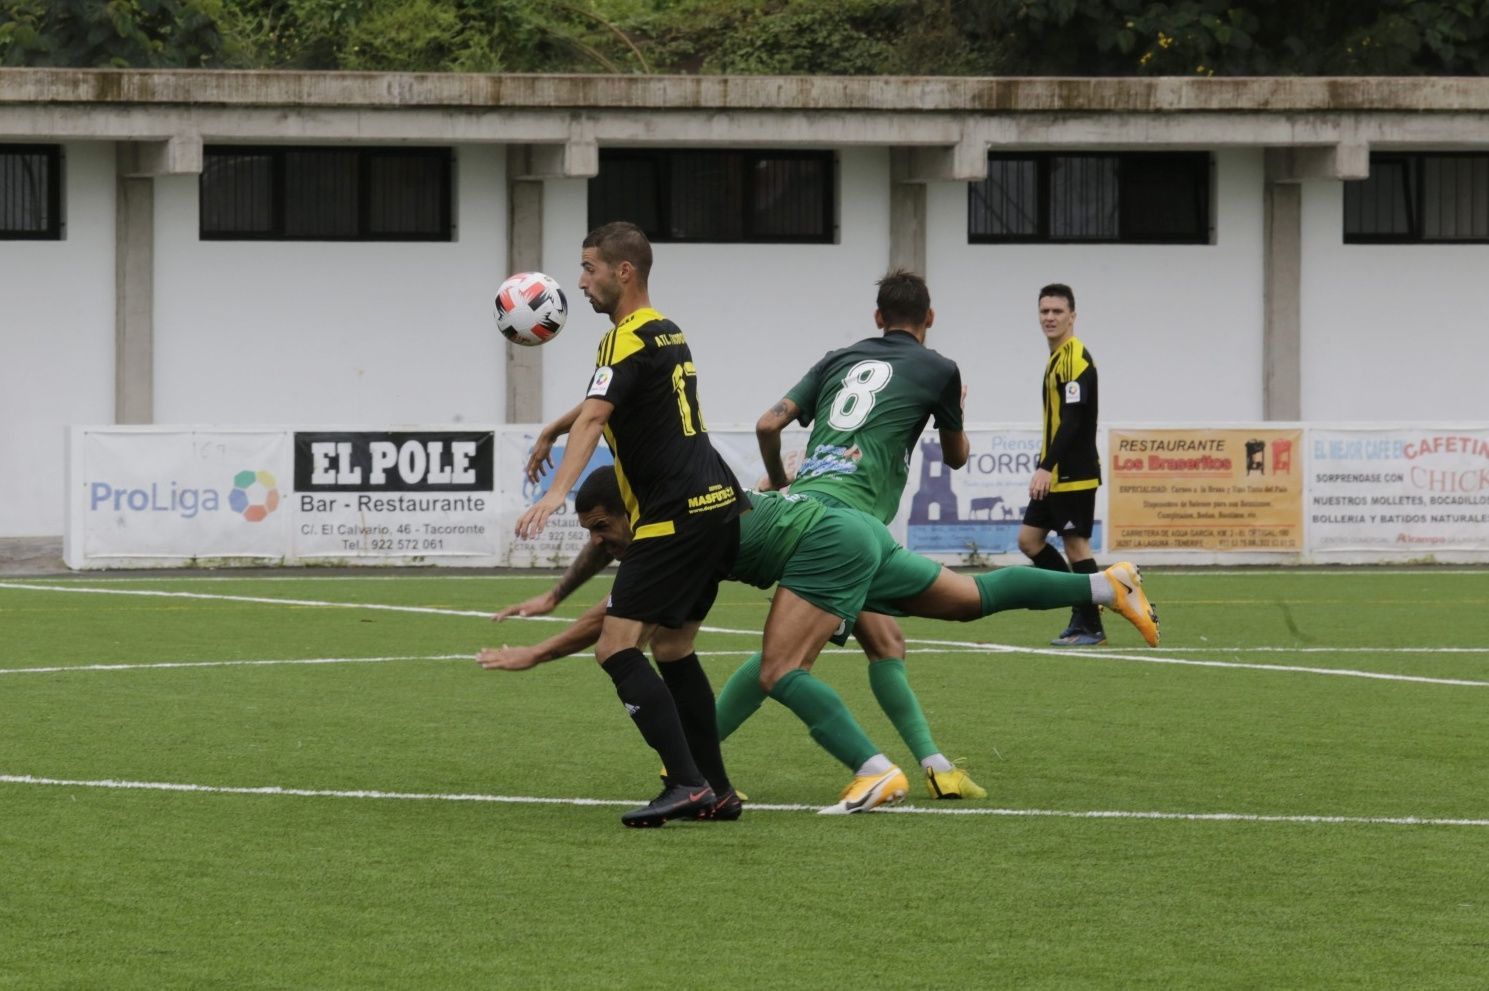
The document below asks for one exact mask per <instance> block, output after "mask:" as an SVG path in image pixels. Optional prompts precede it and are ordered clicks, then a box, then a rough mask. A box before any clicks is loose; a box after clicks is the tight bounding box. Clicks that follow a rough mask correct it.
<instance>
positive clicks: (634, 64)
mask: <svg viewBox="0 0 1489 991" xmlns="http://www.w3.org/2000/svg"><path fill="white" fill-rule="evenodd" d="M0 65H70V66H138V67H152V66H234V67H261V68H295V69H364V70H410V71H453V72H644V73H652V72H694V73H696V72H703V73H769V74H780V75H793V74H838V75H854V74H866V73H872V74H887V75H1075V76H1092V75H1118V76H1121V75H1217V74H1219V75H1293V74H1301V75H1312V74H1327V75H1381V74H1391V75H1414V74H1461V75H1481V74H1485V73H1486V72H1489V0H0Z"/></svg>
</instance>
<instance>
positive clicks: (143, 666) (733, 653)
mask: <svg viewBox="0 0 1489 991" xmlns="http://www.w3.org/2000/svg"><path fill="white" fill-rule="evenodd" d="M752 653H753V651H750V650H700V651H698V656H699V657H748V656H750V654H752ZM822 653H824V654H861V653H862V651H858V650H848V649H834V650H824V651H823V652H822ZM946 653H949V654H985V653H987V651H984V650H950V651H946ZM586 656H587V655H586ZM399 661H465V662H467V663H470V664H474V663H475V662H476V658H475V655H474V654H403V655H392V656H388V657H308V658H307V657H284V658H263V659H254V660H238V661H149V662H141V663H138V664H66V665H56V666H52V667H40V668H0V676H4V675H7V674H72V673H74V672H87V671H160V670H171V669H174V668H246V667H286V666H291V667H292V666H294V665H297V664H308V665H316V664H390V663H396V662H399Z"/></svg>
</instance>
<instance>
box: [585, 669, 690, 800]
mask: <svg viewBox="0 0 1489 991" xmlns="http://www.w3.org/2000/svg"><path fill="white" fill-rule="evenodd" d="M600 667H602V668H604V669H605V673H606V674H608V675H609V676H610V680H611V681H613V682H615V694H616V695H619V696H620V700H621V702H623V703H624V704H625V707H626V711H627V712H629V713H630V714H631V721H632V722H634V723H635V724H636V728H637V729H638V730H640V731H641V737H642V739H644V740H645V741H646V743H647V745H648V746H649V747H651V748H652V749H653V750H655V751H656V752H657V756H658V757H660V758H662V763H663V764H664V765H666V767H667V776H668V777H669V778H671V779H672V783H673V784H680V785H688V786H694V785H701V784H702V783H703V775H702V774H701V773H699V771H698V765H697V764H695V763H693V754H692V751H690V750H689V749H688V740H687V737H686V736H684V735H683V731H682V721H681V720H680V719H679V718H678V716H677V706H676V704H675V703H673V701H672V693H671V692H669V691H667V686H666V685H664V684H663V683H662V679H661V678H660V677H658V675H657V673H656V671H654V670H653V669H652V666H651V664H650V662H648V661H647V659H646V655H645V654H643V653H641V651H640V650H638V649H636V648H635V647H627V648H626V649H625V650H618V651H616V652H615V653H613V654H611V655H610V656H609V657H607V658H606V659H605V663H603V664H601V665H600Z"/></svg>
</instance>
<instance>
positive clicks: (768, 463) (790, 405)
mask: <svg viewBox="0 0 1489 991" xmlns="http://www.w3.org/2000/svg"><path fill="white" fill-rule="evenodd" d="M800 415H801V408H800V407H798V406H797V405H796V403H794V402H792V401H791V400H790V399H782V400H781V401H780V402H778V403H776V404H775V405H774V406H772V407H771V408H770V409H768V410H766V411H765V412H764V413H762V414H761V415H760V419H759V420H757V421H755V440H756V441H757V442H758V443H759V444H760V459H761V460H762V461H764V462H765V477H766V478H767V479H768V480H769V482H770V488H773V489H776V490H780V489H784V488H785V487H786V486H788V485H790V484H791V477H790V476H789V475H787V474H786V465H785V463H784V462H783V461H782V460H781V431H782V430H785V429H786V427H787V425H788V424H790V423H791V422H793V421H794V420H795V419H796V418H797V417H798V416H800Z"/></svg>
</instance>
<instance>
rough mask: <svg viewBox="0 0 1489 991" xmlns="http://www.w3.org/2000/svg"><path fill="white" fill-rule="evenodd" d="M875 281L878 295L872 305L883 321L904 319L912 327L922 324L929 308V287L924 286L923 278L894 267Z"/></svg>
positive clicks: (901, 322)
mask: <svg viewBox="0 0 1489 991" xmlns="http://www.w3.org/2000/svg"><path fill="white" fill-rule="evenodd" d="M878 285H879V298H878V300H877V301H876V302H875V305H876V306H878V307H879V313H880V315H881V316H883V317H884V322H885V323H886V324H888V325H891V326H893V325H894V324H903V323H908V324H910V325H911V326H913V327H920V326H923V325H924V324H925V318H926V315H927V314H929V313H930V311H931V291H930V290H929V289H928V288H926V284H925V279H922V278H921V277H920V276H918V275H916V274H915V273H914V272H910V271H906V270H905V269H903V268H897V269H894V270H892V271H890V272H889V273H888V274H886V275H885V276H884V278H882V279H880V280H879V283H878Z"/></svg>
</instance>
